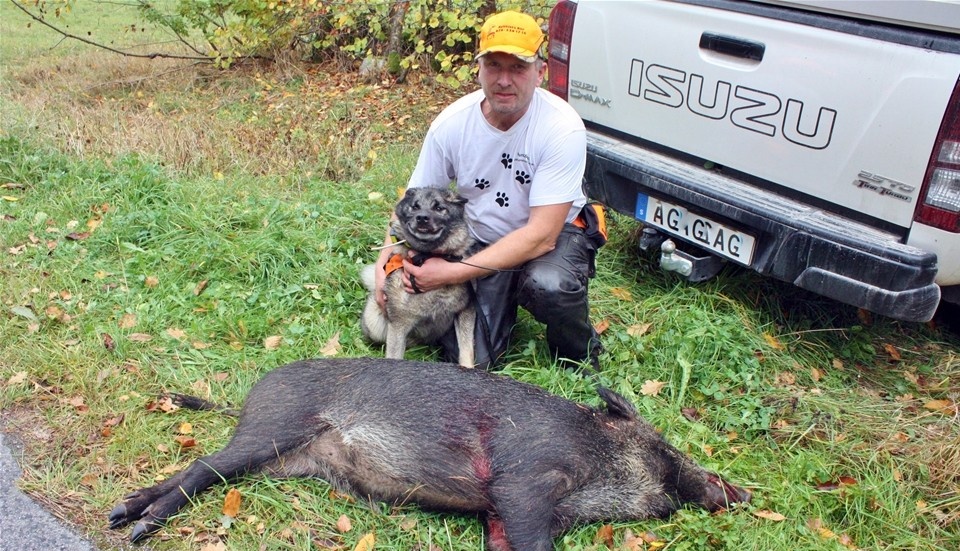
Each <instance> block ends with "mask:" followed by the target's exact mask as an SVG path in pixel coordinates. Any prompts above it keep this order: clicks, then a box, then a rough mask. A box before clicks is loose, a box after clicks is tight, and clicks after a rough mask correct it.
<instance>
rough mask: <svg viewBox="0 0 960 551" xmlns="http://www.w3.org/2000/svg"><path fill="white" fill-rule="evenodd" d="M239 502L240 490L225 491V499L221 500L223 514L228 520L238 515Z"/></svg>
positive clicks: (240, 497)
mask: <svg viewBox="0 0 960 551" xmlns="http://www.w3.org/2000/svg"><path fill="white" fill-rule="evenodd" d="M241 501H242V496H241V495H240V490H238V489H236V488H230V489H229V490H228V491H227V495H226V497H224V498H223V514H224V515H226V516H228V517H230V518H237V515H238V514H239V513H240V502H241Z"/></svg>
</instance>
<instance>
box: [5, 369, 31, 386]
mask: <svg viewBox="0 0 960 551" xmlns="http://www.w3.org/2000/svg"><path fill="white" fill-rule="evenodd" d="M26 380H27V372H26V371H17V372H16V373H14V374H13V375H11V376H10V378H9V379H7V385H19V384H21V383H23V382H25V381H26Z"/></svg>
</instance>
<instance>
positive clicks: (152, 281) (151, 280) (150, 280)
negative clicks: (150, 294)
mask: <svg viewBox="0 0 960 551" xmlns="http://www.w3.org/2000/svg"><path fill="white" fill-rule="evenodd" d="M143 284H144V285H145V286H147V287H149V288H151V289H153V288H154V287H156V286H157V285H160V280H159V279H157V277H156V276H147V278H146V279H144V280H143Z"/></svg>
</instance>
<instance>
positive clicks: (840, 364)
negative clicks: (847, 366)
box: [830, 358, 843, 369]
mask: <svg viewBox="0 0 960 551" xmlns="http://www.w3.org/2000/svg"><path fill="white" fill-rule="evenodd" d="M830 365H832V366H833V368H834V369H843V360H841V359H840V358H834V359H833V361H832V362H830Z"/></svg>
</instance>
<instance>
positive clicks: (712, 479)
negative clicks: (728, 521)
mask: <svg viewBox="0 0 960 551" xmlns="http://www.w3.org/2000/svg"><path fill="white" fill-rule="evenodd" d="M751 497H752V496H751V494H750V491H749V490H746V489H744V488H740V487H739V486H734V485H733V484H730V483H729V482H727V481H726V480H724V479H722V478H720V477H719V476H717V475H715V474H713V473H710V474H708V475H707V485H706V495H705V496H704V500H703V506H704V507H705V508H706V509H707V510H708V511H710V512H714V511H719V510H720V509H726V508H728V507H730V506H731V505H733V504H734V503H749V502H750V498H751Z"/></svg>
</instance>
